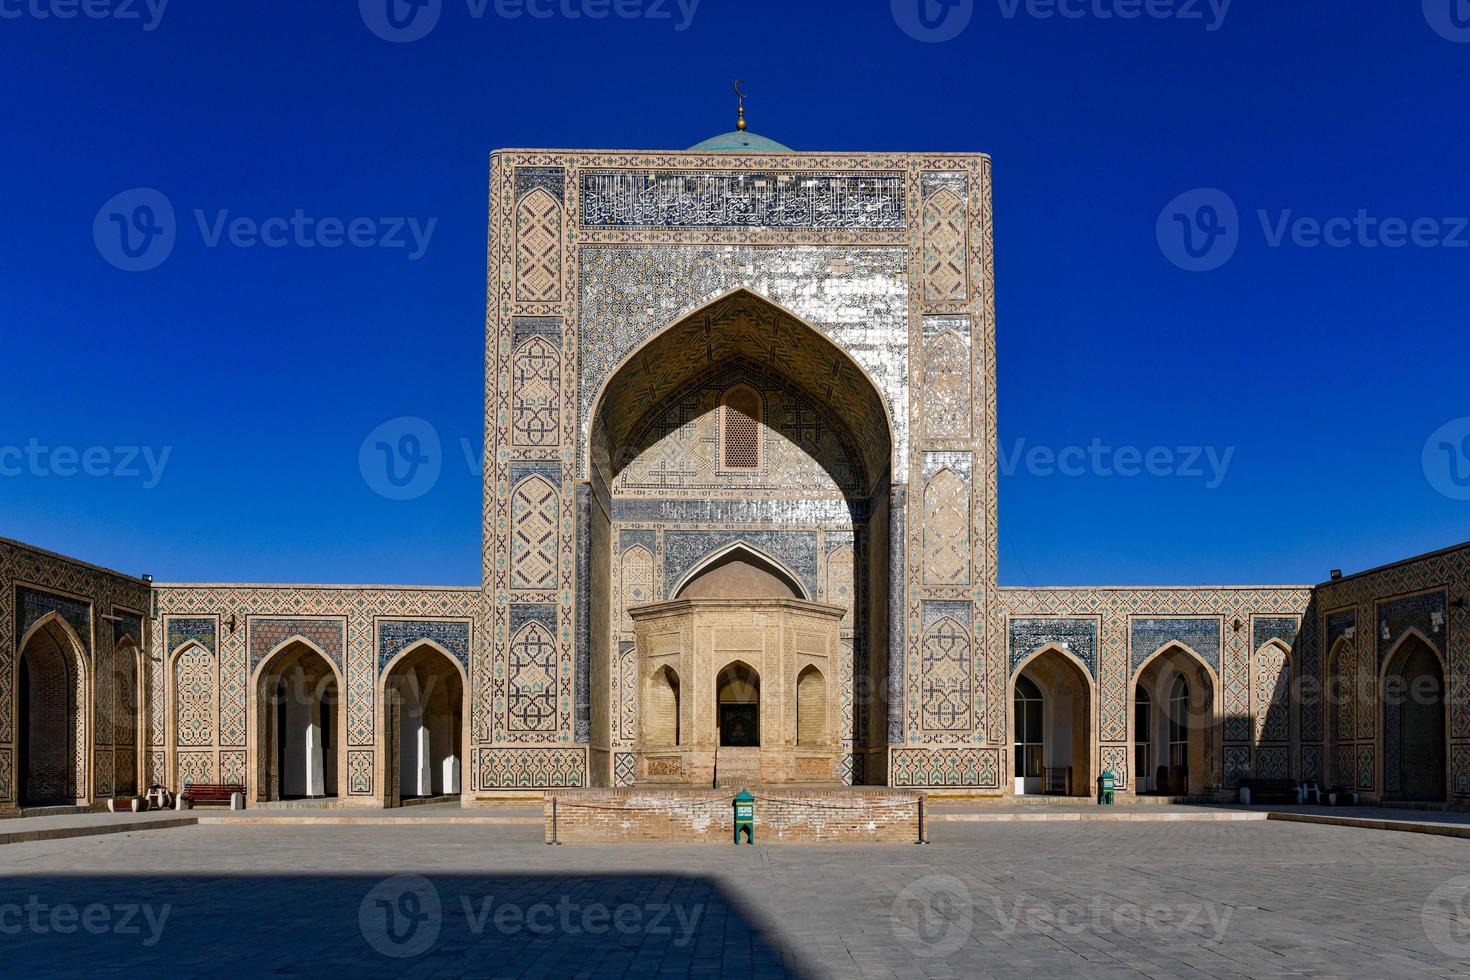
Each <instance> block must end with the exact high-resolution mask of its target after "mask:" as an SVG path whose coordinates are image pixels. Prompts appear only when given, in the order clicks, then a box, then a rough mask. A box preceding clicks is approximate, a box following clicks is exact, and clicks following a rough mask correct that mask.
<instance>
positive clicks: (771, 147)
mask: <svg viewBox="0 0 1470 980" xmlns="http://www.w3.org/2000/svg"><path fill="white" fill-rule="evenodd" d="M689 152H690V153H790V152H792V150H791V147H789V146H782V145H781V144H780V143H777V142H776V141H775V140H768V139H766V138H765V137H764V136H757V135H756V134H755V133H750V132H741V131H740V130H738V129H737V130H736V131H735V132H733V133H724V134H723V135H720V136H714V137H711V138H710V139H707V140H705V141H704V142H703V143H696V144H695V145H693V146H691V147H690V148H689Z"/></svg>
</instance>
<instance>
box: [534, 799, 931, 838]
mask: <svg viewBox="0 0 1470 980" xmlns="http://www.w3.org/2000/svg"><path fill="white" fill-rule="evenodd" d="M755 797H756V803H755V840H756V843H758V844H776V843H787V844H813V843H838V842H842V843H869V844H912V843H914V842H915V841H917V840H918V828H919V801H920V800H921V799H923V794H922V793H914V792H904V791H900V790H883V789H871V790H861V789H855V790H804V789H797V788H791V789H775V790H772V791H770V792H769V793H764V792H757V793H756V794H755ZM733 800H734V794H733V793H723V792H711V791H710V790H678V789H667V790H637V789H632V790H570V791H564V792H558V793H555V794H553V793H548V794H547V795H546V799H545V803H544V813H545V817H546V840H547V841H548V842H550V841H551V839H552V833H553V828H552V823H553V810H555V824H556V826H555V833H556V838H557V840H559V841H560V842H561V843H564V844H601V843H623V842H640V841H663V842H676V843H711V844H730V843H731V842H732V839H733V836H734V823H735V813H734V805H733Z"/></svg>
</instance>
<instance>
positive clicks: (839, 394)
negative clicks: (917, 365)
mask: <svg viewBox="0 0 1470 980" xmlns="http://www.w3.org/2000/svg"><path fill="white" fill-rule="evenodd" d="M598 356H605V355H603V354H602V353H599V355H598ZM608 360H609V361H610V360H611V359H610V358H609V359H608ZM587 370H588V372H589V373H588V374H586V375H584V377H583V381H582V385H583V387H582V390H581V391H580V393H579V398H580V399H581V410H582V413H583V414H582V416H581V418H580V420H579V423H580V425H581V426H582V430H581V431H582V432H583V434H584V437H585V439H586V440H587V441H586V442H585V443H584V444H583V449H584V452H583V454H582V455H581V457H580V458H579V462H585V465H586V469H585V470H584V472H585V474H586V476H587V478H588V484H589V486H588V487H587V491H588V492H587V494H586V499H587V503H586V505H585V507H586V509H585V510H584V511H583V513H584V514H586V517H587V520H588V524H589V526H588V533H587V534H586V535H585V537H583V539H582V543H581V544H580V545H579V547H582V548H585V549H586V550H585V552H583V553H582V554H580V555H579V560H580V561H585V562H586V565H585V566H584V568H585V572H584V574H585V576H586V581H588V582H590V583H591V590H590V593H591V594H590V600H591V601H590V602H589V603H588V604H587V606H586V608H587V609H588V610H589V611H588V612H587V613H586V615H587V616H588V618H589V619H590V620H591V622H590V623H588V625H587V627H586V631H587V635H588V636H589V637H590V649H591V651H592V653H591V663H590V669H589V671H588V675H589V677H590V682H589V685H588V686H589V692H588V702H589V705H588V716H589V722H590V724H589V727H590V729H591V733H592V734H591V740H592V743H593V744H594V745H601V744H605V745H608V746H609V747H610V752H608V753H607V755H606V757H605V761H600V758H599V755H598V754H596V753H594V755H593V758H592V765H593V766H594V773H593V775H592V780H593V781H594V782H599V781H602V780H612V779H613V778H614V773H613V771H612V760H613V759H614V758H615V757H616V755H617V753H618V752H620V751H622V752H634V753H640V752H641V753H644V755H645V758H642V759H640V760H638V762H637V764H636V766H635V767H633V768H635V769H636V773H637V775H636V777H634V778H635V781H636V779H641V778H650V779H652V778H658V779H662V780H664V781H668V780H669V779H671V778H672V776H671V774H672V773H674V772H675V771H678V772H679V773H681V775H682V777H683V778H685V779H687V780H688V781H690V782H695V783H700V782H704V781H705V780H706V778H707V776H706V773H707V772H708V771H709V767H710V766H711V765H714V766H716V767H717V768H719V769H720V771H721V773H723V774H724V775H721V776H719V777H718V778H722V779H723V778H726V776H728V775H729V774H730V773H733V772H736V771H737V769H736V768H735V767H737V766H743V765H746V764H747V763H748V764H749V765H750V767H751V768H750V769H749V770H745V771H746V772H748V773H749V774H750V775H751V776H752V778H754V777H756V776H760V777H761V778H767V779H770V778H776V776H775V775H774V774H780V777H779V778H782V779H786V778H790V779H794V780H796V781H802V780H805V781H812V780H819V779H820V780H830V779H831V778H832V777H833V774H834V773H836V772H842V771H844V769H843V767H840V766H837V765H834V757H836V756H838V755H839V754H842V753H851V754H852V755H854V756H855V755H857V754H859V753H861V752H864V751H865V750H868V749H869V748H873V749H876V747H877V746H878V745H881V744H884V742H885V736H886V734H887V719H886V717H885V718H882V719H880V718H877V715H878V712H868V713H867V715H866V717H864V718H862V719H859V713H860V711H861V708H860V707H859V703H858V698H857V697H856V696H855V694H854V693H853V692H854V691H855V690H857V689H859V688H858V686H859V685H862V689H866V690H882V689H886V687H887V675H888V664H889V662H890V659H889V658H890V649H889V646H890V642H891V644H892V646H893V648H894V649H895V650H897V649H900V648H901V644H902V640H901V638H900V637H896V636H891V635H890V631H889V630H888V620H889V608H890V596H889V592H890V588H889V568H890V561H889V556H890V554H891V546H890V545H891V542H892V541H893V540H894V539H895V538H894V536H895V535H900V536H899V537H898V538H897V540H898V542H899V543H900V545H901V544H902V541H903V538H902V537H901V533H902V532H901V530H897V531H896V530H895V528H899V529H901V528H902V527H903V526H904V523H905V515H904V513H903V511H902V509H901V508H899V509H897V513H895V512H894V510H895V508H894V507H893V506H892V503H893V501H895V500H897V501H900V502H901V501H903V500H904V499H906V498H905V497H904V496H903V494H902V493H901V492H899V491H898V490H896V489H895V488H894V487H893V486H892V480H893V462H894V460H895V459H896V458H898V452H897V446H896V437H895V428H894V425H893V423H892V421H891V416H890V413H889V409H888V403H887V401H886V399H885V395H884V393H881V392H880V391H879V389H878V388H877V387H876V386H875V384H874V383H873V381H872V380H871V378H870V377H869V375H868V373H867V372H866V371H865V370H864V369H863V367H862V366H861V365H860V364H859V363H858V362H857V361H856V360H855V359H854V357H853V356H852V355H851V354H850V353H849V352H847V351H845V350H843V349H842V348H840V347H839V346H837V344H835V343H834V342H833V341H832V340H831V339H829V337H828V336H827V335H826V334H825V333H824V331H823V330H822V329H820V328H818V327H816V326H813V325H812V324H809V323H807V322H804V321H803V320H801V319H800V318H799V317H797V316H795V315H793V314H792V313H791V312H790V311H788V310H785V309H782V308H781V307H779V306H778V305H776V304H775V303H772V302H770V301H768V300H766V299H764V298H763V297H761V296H758V295H756V294H755V293H753V292H751V291H749V290H747V289H737V290H735V291H733V292H731V293H729V294H726V295H724V296H722V297H720V298H718V299H716V300H713V301H711V302H709V303H707V304H705V305H703V306H701V307H700V308H698V309H696V310H693V311H691V312H689V313H685V314H682V315H680V317H679V318H678V319H677V320H676V321H674V322H672V323H671V324H670V325H669V326H667V327H666V328H664V329H663V330H661V331H659V332H656V333H655V334H653V335H652V336H650V337H648V338H647V339H646V340H644V341H643V342H642V343H641V345H639V346H637V347H636V348H635V349H633V350H632V352H631V353H630V354H628V355H627V356H626V357H624V358H623V359H622V361H621V362H620V363H617V364H615V365H609V367H608V368H607V370H608V371H609V373H608V374H607V375H605V376H601V375H600V372H601V371H602V370H604V368H603V366H602V365H601V364H592V365H590V367H587ZM600 376H601V377H602V380H598V378H599V377H600ZM594 385H595V390H592V391H590V392H589V390H588V389H589V388H590V387H593V386H594ZM514 537H515V535H514V531H513V532H512V538H514ZM681 603H682V604H683V605H679V604H681ZM681 615H689V616H692V617H694V618H695V619H697V620H698V621H699V622H701V623H708V624H710V625H708V626H707V627H705V626H702V627H700V629H704V630H706V632H699V631H698V630H694V628H693V627H689V629H690V630H693V631H692V632H688V633H687V634H686V633H680V632H679V630H680V629H683V628H684V627H676V626H675V625H673V624H674V621H675V620H676V619H677V617H678V616H681ZM762 630H771V631H773V632H771V633H769V634H762V635H760V636H759V637H758V636H757V634H760V633H761V631H762ZM783 631H784V632H783ZM870 636H875V637H878V638H879V639H878V641H877V642H868V637H870ZM696 637H698V638H696ZM843 650H857V651H861V653H860V655H859V656H858V657H857V658H853V657H852V656H851V654H849V655H848V656H847V657H846V658H843V657H842V655H841V651H843ZM726 654H729V655H732V656H734V655H738V656H741V657H743V658H744V660H745V662H746V663H747V666H748V667H749V669H750V670H751V672H752V675H751V676H752V677H754V678H757V679H758V678H759V677H762V676H763V677H764V678H765V680H766V681H767V689H766V690H765V692H764V694H765V697H764V699H762V698H761V697H759V696H758V694H757V693H755V692H758V691H759V685H758V683H756V684H751V685H747V686H746V687H745V689H744V693H746V694H750V695H751V696H750V698H748V699H745V698H733V697H732V696H731V695H730V692H731V691H732V690H734V688H732V687H730V685H729V684H728V683H727V681H728V680H729V679H728V678H725V679H723V680H717V676H716V675H717V674H718V673H719V671H720V669H721V667H722V665H727V658H726ZM676 655H677V656H678V657H679V658H680V659H679V660H678V663H679V665H680V666H679V667H678V682H679V686H678V687H677V688H676V687H675V686H674V685H673V683H672V681H671V677H672V675H667V674H659V673H658V668H659V667H661V666H663V665H665V664H669V663H671V662H672V659H673V658H674V657H675V656H676ZM812 666H814V667H815V668H816V670H815V671H813V672H812V673H809V674H804V673H802V672H803V671H805V670H806V668H807V667H812ZM803 684H804V686H802V685H803ZM720 689H723V690H724V692H725V693H724V694H723V695H722V694H720V693H719V691H720ZM675 690H677V692H678V694H677V701H678V703H679V705H680V706H681V711H680V718H681V720H682V721H683V722H684V723H686V724H685V726H684V727H683V728H681V729H680V731H679V735H678V743H677V745H678V747H679V748H680V749H681V751H682V755H683V758H682V762H681V763H679V764H678V765H677V766H676V763H675V762H674V760H673V759H672V757H671V755H672V754H671V752H670V751H669V750H671V749H672V748H674V747H675V744H674V743H671V742H670V736H669V731H668V728H667V725H665V724H664V723H663V722H662V721H661V720H660V719H663V718H664V717H665V715H666V713H667V712H666V710H665V709H666V707H667V706H668V705H671V704H673V703H674V701H675V700H676V698H675V697H673V696H672V692H674V691H675ZM803 696H804V697H805V701H804V702H803V701H802V698H803ZM803 703H804V705H805V708H804V709H803V707H802V705H803ZM629 706H635V707H636V709H637V710H635V711H632V712H630V711H629V710H628V708H629ZM711 709H713V710H711ZM819 715H820V716H821V718H820V721H821V724H820V725H819V724H818V720H819V718H818V716H819ZM802 719H804V720H805V724H802ZM732 733H733V734H732ZM732 738H734V739H735V741H733V742H732V741H731V739H732ZM748 748H760V749H761V750H762V751H761V753H759V755H760V759H759V760H758V761H759V766H760V768H758V769H757V768H756V765H757V760H755V758H754V755H753V754H749V755H750V758H749V759H747V758H746V755H748V753H742V752H741V751H739V750H741V749H748ZM723 749H730V750H735V751H730V752H723V751H720V750H723ZM798 749H799V750H800V751H798ZM716 754H718V755H719V760H718V762H716V761H715V760H714V759H713V756H714V755H716ZM872 754H873V756H875V757H877V753H876V751H875V752H873V753H872ZM875 761H877V763H878V764H877V766H876V767H875V769H874V770H869V771H871V772H873V774H874V775H875V776H879V777H881V776H882V768H881V766H882V763H883V762H885V761H886V757H884V758H875ZM600 765H601V766H606V768H605V769H603V770H601V772H599V771H596V770H597V767H598V766H600ZM680 766H681V767H682V768H680ZM858 769H860V767H859V766H858V764H857V763H856V762H854V764H853V765H852V766H849V767H847V768H846V769H845V771H847V772H851V771H854V770H858ZM626 772H627V769H626V768H625V773H626ZM798 774H799V775H798ZM623 778H625V779H626V778H629V777H627V776H624V777H623ZM729 778H735V777H734V776H729Z"/></svg>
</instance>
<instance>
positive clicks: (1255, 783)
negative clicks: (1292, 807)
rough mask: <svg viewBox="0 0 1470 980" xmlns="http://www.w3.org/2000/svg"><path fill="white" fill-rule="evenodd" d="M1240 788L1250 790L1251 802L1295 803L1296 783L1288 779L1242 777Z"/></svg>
mask: <svg viewBox="0 0 1470 980" xmlns="http://www.w3.org/2000/svg"><path fill="white" fill-rule="evenodd" d="M1240 788H1241V789H1248V790H1250V791H1251V803H1253V804H1255V803H1295V802H1296V783H1294V782H1292V781H1291V780H1290V779H1242V780H1241V781H1240Z"/></svg>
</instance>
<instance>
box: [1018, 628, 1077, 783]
mask: <svg viewBox="0 0 1470 980" xmlns="http://www.w3.org/2000/svg"><path fill="white" fill-rule="evenodd" d="M1068 681H1070V685H1069V684H1068V683H1067V682H1068ZM1028 684H1029V685H1031V687H1032V689H1033V690H1034V692H1035V693H1036V694H1037V695H1038V697H1039V700H1040V703H1041V707H1040V708H1039V709H1038V710H1039V711H1040V712H1041V714H1042V723H1041V724H1042V729H1041V738H1040V740H1039V742H1038V741H1036V740H1035V738H1034V736H1035V735H1036V731H1035V724H1036V723H1035V720H1034V719H1031V718H1025V719H1023V718H1021V717H1020V710H1021V705H1020V695H1021V693H1022V692H1023V691H1024V690H1025V687H1026V685H1028ZM1069 686H1070V687H1071V690H1069V689H1068V688H1069ZM1006 710H1007V717H1008V719H1009V722H1010V724H1009V731H1010V733H1011V737H1010V738H1011V743H1012V745H1013V746H1014V747H1015V751H1014V753H1013V759H1012V765H1013V770H1012V772H1013V776H1014V777H1015V782H1014V786H1013V790H1014V792H1017V793H1036V792H1045V793H1050V794H1053V795H1058V794H1060V795H1072V796H1077V795H1081V796H1086V795H1088V794H1089V793H1090V792H1091V789H1092V784H1093V779H1094V777H1095V775H1096V774H1095V772H1094V770H1095V769H1096V764H1095V761H1094V760H1095V758H1096V756H1097V750H1096V748H1095V746H1094V742H1095V741H1096V737H1095V733H1096V730H1097V724H1096V717H1097V710H1098V698H1097V685H1096V683H1095V682H1094V680H1093V678H1092V672H1091V671H1090V670H1088V668H1087V664H1085V663H1084V662H1083V661H1082V660H1081V658H1079V657H1078V656H1077V655H1076V654H1075V653H1073V652H1072V651H1071V650H1068V649H1067V648H1066V647H1063V646H1062V645H1061V644H1059V643H1044V644H1042V645H1041V646H1039V647H1037V648H1036V649H1035V650H1033V651H1031V652H1030V653H1029V654H1027V655H1026V656H1025V657H1023V658H1022V659H1021V660H1020V661H1019V662H1017V664H1016V666H1015V668H1014V669H1013V670H1012V671H1011V673H1010V676H1009V677H1008V678H1007V680H1006ZM1028 723H1029V725H1030V727H1031V729H1032V730H1031V731H1029V732H1028V731H1027V730H1026V726H1027V724H1028ZM1062 732H1065V733H1066V737H1065V738H1060V739H1059V738H1058V736H1059V735H1060V734H1061V733H1062ZM1038 746H1039V759H1038V758H1037V756H1038ZM1037 766H1039V767H1040V771H1038V772H1032V771H1030V770H1031V769H1033V768H1035V767H1037Z"/></svg>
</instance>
